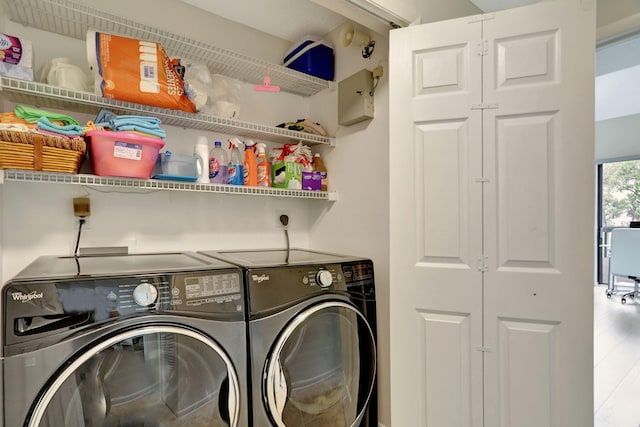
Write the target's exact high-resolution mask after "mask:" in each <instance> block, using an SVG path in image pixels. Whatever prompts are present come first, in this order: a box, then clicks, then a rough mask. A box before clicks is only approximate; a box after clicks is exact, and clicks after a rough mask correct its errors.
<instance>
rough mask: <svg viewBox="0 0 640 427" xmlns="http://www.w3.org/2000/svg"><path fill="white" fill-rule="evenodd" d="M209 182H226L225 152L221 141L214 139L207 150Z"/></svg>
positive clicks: (226, 162) (226, 164)
mask: <svg viewBox="0 0 640 427" xmlns="http://www.w3.org/2000/svg"><path fill="white" fill-rule="evenodd" d="M208 163H209V182H211V183H213V184H226V183H227V167H228V164H229V160H227V152H226V151H225V150H224V148H222V142H220V141H216V142H215V144H214V146H213V148H212V149H211V151H209V162H208Z"/></svg>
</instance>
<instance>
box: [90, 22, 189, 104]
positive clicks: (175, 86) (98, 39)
mask: <svg viewBox="0 0 640 427" xmlns="http://www.w3.org/2000/svg"><path fill="white" fill-rule="evenodd" d="M87 57H88V60H89V65H91V68H92V70H93V71H94V73H95V74H96V77H97V79H98V82H99V83H100V84H99V87H100V91H101V92H102V96H104V97H105V98H111V99H117V100H120V101H127V102H134V103H137V104H145V105H151V106H154V107H160V108H167V109H171V110H182V111H186V112H188V113H195V112H196V106H195V104H194V103H193V102H191V100H190V99H189V97H188V96H187V94H186V93H185V91H184V80H183V79H182V76H181V75H180V74H179V73H178V72H177V71H176V70H175V68H174V65H175V61H174V60H171V59H170V58H169V56H167V53H166V52H165V50H164V48H163V47H162V45H161V44H160V43H156V42H152V41H145V40H138V39H133V38H129V37H122V36H117V35H114V34H106V33H100V32H97V31H91V30H90V31H88V32H87Z"/></svg>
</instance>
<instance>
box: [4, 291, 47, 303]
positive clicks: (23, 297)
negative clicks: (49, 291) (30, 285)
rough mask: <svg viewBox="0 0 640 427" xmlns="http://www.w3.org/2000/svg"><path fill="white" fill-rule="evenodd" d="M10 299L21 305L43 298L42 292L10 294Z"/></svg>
mask: <svg viewBox="0 0 640 427" xmlns="http://www.w3.org/2000/svg"><path fill="white" fill-rule="evenodd" d="M11 297H13V300H14V301H20V302H21V303H23V304H24V303H25V302H29V301H31V300H34V299H42V298H44V292H38V291H31V292H29V293H28V294H25V293H24V292H12V293H11Z"/></svg>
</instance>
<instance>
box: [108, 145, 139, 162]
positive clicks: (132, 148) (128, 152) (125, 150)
mask: <svg viewBox="0 0 640 427" xmlns="http://www.w3.org/2000/svg"><path fill="white" fill-rule="evenodd" d="M113 157H117V158H119V159H131V160H142V145H140V144H131V143H128V142H122V141H116V142H115V143H114V145H113Z"/></svg>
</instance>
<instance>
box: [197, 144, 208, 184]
mask: <svg viewBox="0 0 640 427" xmlns="http://www.w3.org/2000/svg"><path fill="white" fill-rule="evenodd" d="M194 154H195V155H196V156H197V157H198V182H199V183H200V184H206V183H209V166H208V165H209V141H208V140H207V137H206V136H199V137H198V141H197V142H196V146H195V149H194Z"/></svg>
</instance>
